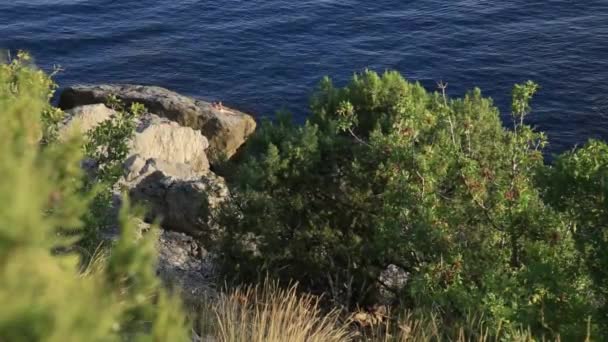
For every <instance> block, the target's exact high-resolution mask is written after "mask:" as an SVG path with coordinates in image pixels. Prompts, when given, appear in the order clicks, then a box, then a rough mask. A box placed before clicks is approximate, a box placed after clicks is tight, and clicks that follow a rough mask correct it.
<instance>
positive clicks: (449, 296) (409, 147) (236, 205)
mask: <svg viewBox="0 0 608 342" xmlns="http://www.w3.org/2000/svg"><path fill="white" fill-rule="evenodd" d="M537 88H538V87H537V86H536V85H535V84H534V83H532V82H527V83H525V84H522V85H517V86H515V88H514V91H513V106H512V114H511V119H512V125H511V127H509V129H506V128H504V127H503V126H502V123H501V119H500V116H499V112H498V110H497V109H496V107H495V106H494V105H493V103H492V101H491V99H488V98H484V97H483V96H482V94H481V91H480V90H479V89H475V90H473V91H471V92H469V93H467V94H466V95H465V97H464V98H462V99H450V98H448V97H447V96H445V93H443V92H434V93H429V92H427V91H425V89H424V88H423V87H422V86H420V85H419V84H415V83H409V82H407V81H405V80H404V79H403V78H402V77H401V76H400V75H399V74H398V73H396V72H387V73H385V74H383V75H381V76H380V75H378V74H376V73H374V72H371V71H367V72H364V73H362V74H359V75H356V76H355V77H354V78H353V80H352V81H351V82H350V83H349V84H348V85H347V86H346V87H344V88H336V87H334V86H333V84H332V82H331V81H330V80H329V79H325V80H323V82H322V83H321V84H320V86H319V88H318V91H317V92H316V94H315V96H314V97H313V100H312V105H311V108H312V114H311V116H310V117H309V119H308V120H307V121H306V124H305V125H296V124H294V123H293V122H292V121H291V119H290V117H289V116H288V115H285V114H281V115H279V116H278V117H277V119H276V120H275V121H274V122H264V123H263V124H262V125H261V128H260V129H259V130H258V132H257V134H256V135H255V136H254V137H253V138H252V139H251V140H250V141H249V142H248V145H247V147H246V151H245V153H244V155H245V158H244V159H245V160H244V161H243V163H242V164H241V165H239V166H238V170H237V172H236V176H235V178H234V184H233V196H232V200H231V201H229V202H228V203H227V204H226V205H225V206H224V208H223V210H222V211H221V213H220V215H219V218H218V219H219V221H220V223H221V224H222V225H223V226H224V227H226V229H225V230H224V231H223V233H222V234H221V236H220V239H219V243H217V244H216V242H215V241H214V242H213V244H209V246H210V247H213V246H215V247H216V249H215V250H216V252H217V253H218V255H219V259H220V263H221V266H222V270H223V271H224V274H225V275H226V276H228V277H234V278H235V279H236V280H238V281H255V280H256V279H259V277H260V275H265V274H270V275H271V276H274V277H277V278H279V279H281V280H283V281H285V282H288V281H290V280H292V279H295V280H298V281H299V282H300V283H301V285H302V286H303V287H304V288H305V289H306V290H309V291H313V292H316V293H323V292H324V293H329V294H330V295H331V296H330V297H331V299H332V300H333V301H334V302H336V303H339V304H341V305H344V306H346V307H353V306H356V305H364V304H372V303H375V302H377V301H378V292H379V290H380V288H381V286H380V284H379V275H380V273H381V272H382V271H383V270H384V269H385V268H386V267H387V266H388V265H390V264H394V265H398V266H399V267H401V268H403V269H404V270H405V271H407V272H408V273H409V281H408V283H407V286H406V287H405V288H404V289H402V290H401V291H399V293H398V298H399V300H400V305H402V306H405V307H409V308H414V309H415V310H420V311H424V312H427V313H428V312H435V311H438V312H439V314H441V316H442V317H443V319H444V320H446V321H452V322H457V321H459V320H463V319H465V317H467V315H469V314H470V313H471V312H473V313H475V314H481V315H484V316H485V319H486V322H488V323H489V324H490V325H493V326H494V327H495V328H497V327H498V326H499V325H502V326H503V327H504V326H509V325H512V326H517V325H520V324H521V325H524V326H530V328H531V329H532V331H533V332H534V334H536V335H539V336H540V335H543V336H547V337H551V336H553V337H555V336H557V335H558V334H560V335H561V336H562V337H566V338H583V337H584V336H585V334H586V332H587V318H588V317H589V316H590V315H593V314H594V313H596V309H597V308H598V305H599V303H601V300H599V299H596V300H595V301H594V300H593V299H592V298H591V295H590V293H591V292H590V291H591V289H592V286H591V281H590V276H589V275H590V273H589V272H588V267H589V268H590V269H593V267H594V266H598V267H601V265H604V266H605V265H607V264H606V261H605V260H602V259H601V258H602V257H605V254H602V249H601V246H599V245H597V244H596V243H595V242H593V243H592V242H590V241H588V240H587V239H588V238H589V237H588V236H587V235H584V234H583V232H582V231H576V230H573V229H572V225H573V224H576V221H577V220H579V216H580V215H583V216H585V215H586V214H583V213H581V212H580V211H577V214H574V215H573V214H571V213H568V212H567V210H566V211H565V210H563V208H559V207H557V206H554V205H552V204H553V203H552V202H551V201H546V200H544V199H543V197H542V195H543V194H547V196H549V197H551V196H552V197H555V195H552V194H551V195H549V193H551V189H549V190H547V189H545V188H544V187H543V186H539V184H538V181H539V179H544V178H543V177H542V175H544V177H546V178H550V176H548V175H547V173H548V172H547V170H546V169H547V167H546V166H545V165H544V163H543V148H544V147H545V145H546V144H547V140H546V138H545V136H544V135H543V134H542V133H537V132H535V131H534V130H532V129H531V128H530V127H529V126H527V125H526V124H525V117H526V115H527V114H528V113H529V111H530V107H529V102H530V100H531V98H532V96H533V95H534V93H535V92H536V91H537ZM603 158H605V154H604V157H603ZM566 159H567V158H566ZM557 165H558V166H557V169H556V171H555V173H559V174H562V175H564V176H563V177H567V176H566V174H567V173H568V172H564V171H563V170H562V169H566V170H569V169H570V168H571V166H570V165H568V163H567V162H566V161H562V162H558V164H557ZM560 165H561V166H560ZM603 165H605V164H603ZM560 170H561V171H560ZM602 170H603V169H602ZM556 177H557V176H556V175H553V178H556ZM597 177H600V176H599V174H598V176H597ZM600 178H601V177H600ZM598 179H599V178H597V179H596V181H599V180H598ZM601 179H603V178H601ZM544 181H545V183H544V184H548V183H549V181H548V180H546V179H545V180H544ZM557 182H558V183H559V182H560V181H557ZM573 184H574V183H573ZM589 184H591V183H589ZM602 184H603V183H602ZM573 187H575V189H576V191H585V190H583V189H579V188H577V187H576V186H575V185H573ZM602 189H603V188H602ZM576 191H571V192H569V193H568V195H570V196H571V197H570V198H571V200H572V201H573V202H576V201H577V197H578V193H577V192H576ZM594 191H596V192H595V193H596V194H597V196H599V194H600V193H601V191H603V190H601V191H600V190H599V189H594ZM589 196H591V197H589V200H588V201H586V202H583V203H579V205H582V206H584V207H585V208H588V210H590V211H593V212H594V213H595V210H598V209H597V207H598V205H599V206H601V205H602V204H601V203H603V202H601V201H600V202H598V197H597V196H594V195H591V194H590V195H589ZM592 208H596V209H592ZM602 210H603V209H602ZM602 213H603V211H602ZM598 215H599V214H598ZM600 216H601V215H600ZM586 217H587V218H588V219H589V220H591V219H593V220H594V227H600V222H599V221H600V218H596V216H586ZM594 229H595V228H594ZM589 230H593V229H591V228H590V229H588V230H587V231H589ZM593 232H594V233H595V234H596V235H597V234H601V233H602V232H605V230H604V231H602V230H601V229H600V228H597V229H595V230H593ZM585 234H587V233H585ZM589 234H591V233H589ZM604 234H605V233H604ZM210 239H211V238H210ZM581 240H582V241H583V242H581ZM602 241H604V242H605V241H606V239H605V238H604V239H603V240H602ZM598 243H599V242H598ZM583 246H586V247H583ZM577 247H579V248H577ZM581 251H582V254H583V255H584V256H585V257H586V258H582V257H581ZM604 253H605V252H604ZM600 254H602V255H601V256H600ZM584 260H586V261H587V262H586V263H585V262H584ZM596 263H597V264H596ZM603 272H605V270H604V271H603ZM592 273H593V272H592ZM599 274H600V275H601V274H602V273H599ZM596 278H597V276H596ZM602 279H603V278H602ZM602 279H596V280H597V284H598V286H601V285H599V284H602V283H604V284H605V281H603V280H602ZM598 286H596V287H598ZM596 293H597V294H598V296H604V295H605V292H604V293H602V292H596ZM594 318H598V316H596V317H594ZM603 319H605V318H603Z"/></svg>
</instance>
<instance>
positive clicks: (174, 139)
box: [130, 115, 209, 172]
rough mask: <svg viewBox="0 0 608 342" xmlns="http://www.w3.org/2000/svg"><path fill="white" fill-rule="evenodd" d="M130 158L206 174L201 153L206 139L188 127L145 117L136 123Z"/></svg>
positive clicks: (206, 168)
mask: <svg viewBox="0 0 608 342" xmlns="http://www.w3.org/2000/svg"><path fill="white" fill-rule="evenodd" d="M130 145H131V146H130V147H131V154H132V155H135V154H137V155H139V156H140V158H143V159H146V160H147V159H151V158H154V159H158V160H161V161H163V162H165V163H171V164H187V165H189V166H190V167H192V169H193V170H194V171H201V172H204V171H207V170H209V161H208V160H207V155H206V153H205V150H206V149H207V148H208V147H209V142H208V141H207V138H205V137H204V136H202V135H201V132H200V131H195V130H193V129H192V128H189V127H182V126H180V125H178V124H177V123H176V122H173V121H169V120H167V119H164V118H160V117H158V116H156V115H145V116H144V117H143V118H141V119H140V123H139V125H138V127H137V128H136V132H135V136H134V137H133V140H132V141H131V144H130Z"/></svg>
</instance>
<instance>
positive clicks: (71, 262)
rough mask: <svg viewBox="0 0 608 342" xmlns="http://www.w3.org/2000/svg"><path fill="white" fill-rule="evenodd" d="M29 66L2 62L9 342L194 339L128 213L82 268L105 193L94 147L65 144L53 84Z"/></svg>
mask: <svg viewBox="0 0 608 342" xmlns="http://www.w3.org/2000/svg"><path fill="white" fill-rule="evenodd" d="M28 61H29V58H28V56H27V55H24V54H21V55H20V56H19V58H17V59H15V60H14V61H10V62H9V63H7V64H0V155H1V156H2V158H1V159H0V199H1V201H2V206H1V207H0V303H2V309H1V310H0V340H2V341H41V340H44V341H102V340H103V341H109V340H123V339H129V340H142V341H145V340H154V341H185V340H187V339H188V335H187V332H188V329H186V324H185V318H184V316H183V315H182V313H181V310H180V307H179V305H178V304H177V303H178V302H176V301H175V300H174V299H173V298H172V297H171V296H169V295H168V294H167V293H165V291H163V290H162V289H160V286H159V281H158V280H157V278H156V275H155V267H154V262H155V252H154V246H153V244H154V241H155V240H154V237H153V236H152V235H149V236H147V237H145V238H143V239H141V240H139V241H136V238H135V235H136V234H135V226H134V225H133V224H131V219H130V215H129V213H128V208H127V207H125V208H123V212H122V215H121V228H122V234H121V236H120V239H119V240H118V242H117V243H116V246H115V247H114V248H113V250H112V253H111V254H109V255H107V256H103V257H99V258H97V259H95V263H94V264H93V265H91V266H89V267H88V268H87V270H86V271H85V272H82V271H81V266H80V265H81V263H82V256H81V255H79V254H74V253H70V252H69V251H70V250H72V248H70V247H71V246H73V245H74V244H75V243H77V242H78V240H79V238H80V234H79V233H82V232H83V231H84V229H85V227H84V225H83V223H84V221H83V220H82V218H83V217H84V216H85V214H86V213H87V212H88V211H89V210H90V208H89V206H90V205H91V200H92V199H93V197H94V196H95V195H96V193H92V192H90V191H88V190H87V189H88V188H87V186H86V184H85V183H86V182H85V178H84V177H83V174H82V171H81V167H80V161H81V160H82V158H83V148H82V147H83V145H84V144H85V143H86V141H85V140H84V139H83V138H82V137H79V136H77V135H75V136H70V137H67V138H65V139H61V141H59V140H58V139H56V130H55V129H54V127H56V124H57V123H58V122H59V121H60V119H61V113H60V111H59V110H57V109H54V108H52V107H50V105H49V104H48V100H49V98H50V95H51V94H52V90H53V83H52V81H51V80H50V78H49V77H48V76H47V75H45V74H44V73H43V72H42V71H38V70H36V69H35V68H33V67H31V66H28Z"/></svg>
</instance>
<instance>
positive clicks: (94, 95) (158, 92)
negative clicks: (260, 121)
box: [59, 85, 256, 163]
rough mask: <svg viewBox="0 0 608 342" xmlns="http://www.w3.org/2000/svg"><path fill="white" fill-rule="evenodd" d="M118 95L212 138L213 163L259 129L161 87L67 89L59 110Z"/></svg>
mask: <svg viewBox="0 0 608 342" xmlns="http://www.w3.org/2000/svg"><path fill="white" fill-rule="evenodd" d="M110 95H115V96H116V97H117V98H119V99H120V100H122V101H123V102H124V103H125V104H127V105H128V104H130V103H133V102H138V103H141V104H143V105H144V106H146V108H147V109H148V111H150V112H151V113H154V114H157V115H159V116H162V117H166V118H168V119H170V120H172V121H175V122H177V123H179V124H180V125H182V126H187V127H191V128H194V129H196V130H200V131H201V132H202V134H203V135H204V136H205V137H207V139H209V150H208V151H207V156H208V157H209V159H210V160H211V162H212V163H214V162H217V161H219V160H221V159H222V158H229V157H231V156H232V155H234V154H235V153H236V151H237V150H238V149H239V147H240V146H241V145H242V144H243V143H244V142H245V140H246V139H247V137H248V136H249V135H250V134H252V133H253V131H254V130H255V127H256V123H255V120H254V119H253V118H252V117H251V116H249V115H247V114H245V113H242V112H240V111H237V110H234V109H231V108H227V107H223V108H218V107H217V106H213V105H212V104H211V103H208V102H205V101H200V100H195V99H192V98H189V97H186V96H183V95H180V94H178V93H175V92H173V91H170V90H168V89H165V88H161V87H154V86H139V85H76V86H72V87H69V88H67V89H65V90H64V91H63V92H62V94H61V97H60V101H59V107H60V108H62V109H71V108H74V107H77V106H83V105H89V104H97V103H106V100H107V98H108V97H109V96H110Z"/></svg>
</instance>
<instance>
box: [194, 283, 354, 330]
mask: <svg viewBox="0 0 608 342" xmlns="http://www.w3.org/2000/svg"><path fill="white" fill-rule="evenodd" d="M211 309H212V314H213V316H214V317H207V320H208V321H207V322H204V326H206V327H207V328H208V329H206V330H207V332H206V334H203V336H205V335H207V336H213V337H214V338H215V340H216V341H218V342H285V341H290V342H338V341H351V340H352V339H351V333H350V330H349V329H348V326H347V325H345V324H343V323H341V322H340V313H339V312H338V311H335V310H334V311H331V312H329V313H327V314H325V313H322V311H321V309H320V308H319V301H318V298H317V297H315V296H312V295H299V294H298V293H297V291H296V286H292V287H290V288H288V289H282V288H280V287H279V286H278V285H277V284H276V283H273V282H271V281H266V282H264V283H263V284H262V285H261V286H256V287H243V288H237V289H236V290H234V291H232V292H230V293H228V294H221V295H220V297H219V299H218V300H217V302H216V303H214V304H212V305H211Z"/></svg>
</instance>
